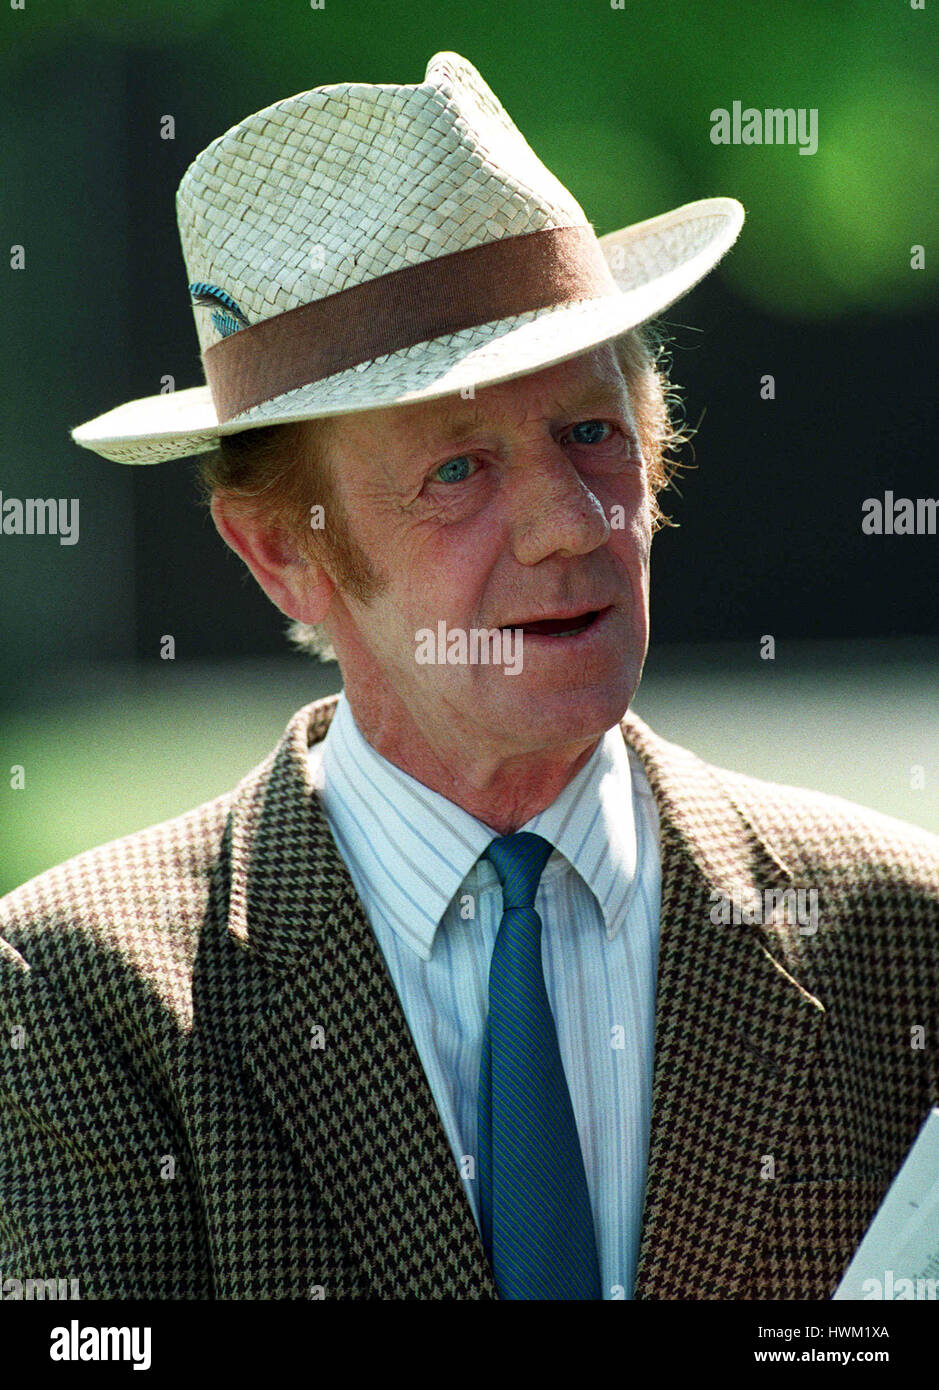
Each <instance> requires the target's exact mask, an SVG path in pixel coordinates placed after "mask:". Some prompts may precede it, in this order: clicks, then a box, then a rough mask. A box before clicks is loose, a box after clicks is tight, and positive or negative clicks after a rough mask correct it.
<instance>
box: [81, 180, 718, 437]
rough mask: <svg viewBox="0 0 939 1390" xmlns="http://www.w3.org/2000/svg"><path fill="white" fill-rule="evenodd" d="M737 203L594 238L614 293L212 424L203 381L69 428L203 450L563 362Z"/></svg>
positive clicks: (672, 272) (466, 336)
mask: <svg viewBox="0 0 939 1390" xmlns="http://www.w3.org/2000/svg"><path fill="white" fill-rule="evenodd" d="M743 219H744V210H743V208H742V206H741V205H740V203H738V202H737V201H736V199H734V198H705V199H702V200H700V201H698V202H694V203H687V204H685V205H684V206H683V207H680V208H675V209H673V210H672V211H671V212H667V213H663V214H662V215H661V216H660V217H653V218H650V219H649V220H648V221H646V222H638V223H635V224H633V225H632V226H630V227H625V228H622V229H621V230H620V231H617V232H610V233H609V235H607V236H604V237H601V238H600V246H601V247H602V249H603V252H604V254H605V256H606V259H607V263H608V265H609V266H610V270H611V273H612V275H613V278H614V280H615V281H616V285H617V291H616V293H614V294H610V295H603V296H601V297H599V298H594V299H584V300H579V301H576V302H573V303H568V304H562V305H557V306H553V307H549V308H545V309H536V310H532V311H531V312H529V313H525V314H517V315H514V316H513V317H511V318H505V319H500V320H498V321H496V322H494V323H486V324H481V325H479V326H477V327H474V328H467V329H463V330H461V331H460V332H457V333H451V334H448V335H447V336H446V337H442V338H433V339H430V340H429V341H427V342H423V343H418V344H416V345H415V346H413V347H409V348H404V349H402V350H400V351H398V352H393V353H389V354H387V355H386V356H383V357H377V358H374V359H373V360H371V361H369V362H363V363H360V364H359V365H358V366H356V367H351V368H349V369H348V370H346V371H342V372H338V373H336V374H335V375H334V376H329V377H325V378H324V379H322V380H321V381H314V382H311V383H310V384H309V385H307V386H301V387H298V388H297V389H295V390H293V391H287V392H285V393H284V394H283V395H280V396H276V397H274V398H273V399H272V400H269V401H265V402H264V403H263V404H262V405H258V406H255V407H253V408H252V409H251V410H247V411H245V412H243V413H242V414H241V415H238V416H236V417H234V418H233V419H231V420H227V421H226V422H225V423H224V424H219V421H218V417H217V415H216V411H215V407H214V405H213V403H212V397H211V393H210V391H209V388H208V386H196V387H192V388H190V389H188V390H183V391H172V392H167V393H166V394H165V395H159V396H146V397H144V398H143V399H141V400H135V401H128V402H127V403H126V404H124V405H121V406H118V407H117V408H116V409H115V410H109V411H107V412H106V414H104V415H99V416H97V417H96V418H95V419H94V420H89V421H88V422H87V423H86V424H83V425H79V426H77V428H75V429H74V430H72V438H73V439H74V441H75V443H76V444H80V445H81V446H82V447H83V448H86V449H91V450H93V451H94V452H95V453H97V454H101V455H102V456H103V457H104V458H107V459H112V460H113V461H114V462H116V463H141V464H144V463H163V462H167V461H169V460H170V459H178V458H185V457H187V456H189V455H192V454H201V453H205V452H207V451H208V450H210V449H213V448H215V447H216V445H217V444H218V440H219V438H220V436H222V435H226V434H236V433H239V432H240V431H242V430H249V429H258V428H260V427H261V426H264V425H279V424H288V423H291V422H293V421H298V420H314V419H319V418H322V417H323V416H332V415H344V414H350V413H352V412H357V411H362V410H374V409H381V408H383V407H385V408H387V407H389V406H395V405H405V404H409V403H411V402H416V401H429V400H434V399H435V398H437V397H440V396H448V395H454V394H456V393H458V392H460V391H461V390H466V389H467V388H469V387H473V388H479V387H483V386H493V385H496V384H497V383H498V382H501V381H511V380H512V379H513V378H514V377H518V376H524V375H526V374H528V373H529V372H535V371H539V370H541V369H542V368H545V367H550V366H553V365H555V364H556V363H559V362H564V361H566V360H568V359H569V358H571V357H576V356H578V355H579V354H580V353H583V352H587V351H589V350H590V349H591V348H592V347H597V346H599V345H600V344H601V343H604V342H608V341H609V340H610V339H612V338H616V337H618V336H619V335H620V334H621V333H625V332H626V331H627V330H628V329H630V328H635V327H636V326H637V325H638V324H640V323H644V322H645V321H646V320H647V319H650V318H654V317H655V316H656V315H658V314H660V313H662V312H663V310H665V309H667V308H668V306H669V305H670V304H673V303H674V302H675V301H676V300H677V299H679V298H681V296H682V295H683V294H686V293H687V292H688V290H690V289H691V288H692V287H693V286H694V285H696V284H697V283H698V281H699V280H701V279H702V278H703V277H704V276H705V275H707V273H708V271H710V270H712V269H713V267H714V266H715V265H716V264H717V262H718V261H719V260H720V259H721V257H722V256H723V255H725V253H726V252H727V251H729V249H730V248H731V246H732V245H733V244H734V242H735V241H736V239H737V236H738V235H739V233H740V228H741V227H742V225H743Z"/></svg>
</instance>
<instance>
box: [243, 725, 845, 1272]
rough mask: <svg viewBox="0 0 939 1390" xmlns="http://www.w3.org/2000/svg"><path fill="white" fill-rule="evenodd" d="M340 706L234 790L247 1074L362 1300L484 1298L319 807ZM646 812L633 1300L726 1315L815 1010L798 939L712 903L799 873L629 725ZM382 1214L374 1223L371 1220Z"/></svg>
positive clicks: (452, 1174) (420, 1083) (692, 771)
mask: <svg viewBox="0 0 939 1390" xmlns="http://www.w3.org/2000/svg"><path fill="white" fill-rule="evenodd" d="M334 708H335V697H330V698H329V699H326V700H321V701H318V702H317V703H316V704H314V705H311V706H307V707H306V708H305V709H302V710H300V711H299V712H298V713H297V714H296V715H295V716H294V718H293V719H292V720H291V723H290V725H289V726H288V728H287V731H286V733H285V735H284V738H283V739H282V741H281V743H280V745H279V746H278V748H277V749H276V750H275V752H274V753H273V754H272V755H271V757H270V758H269V759H268V760H267V761H266V762H265V763H264V764H262V766H261V767H260V768H259V769H257V770H256V771H255V772H254V773H252V774H251V775H250V776H249V777H248V778H246V779H245V781H244V782H243V783H242V784H241V786H240V787H239V789H238V792H237V793H236V803H235V807H234V810H233V815H232V841H231V845H232V848H231V892H230V900H229V930H230V932H231V934H232V936H233V937H234V938H235V940H236V941H237V942H238V943H239V945H240V946H241V947H242V949H244V950H246V951H247V952H249V953H250V954H251V956H252V957H253V961H254V964H255V968H256V969H257V970H258V971H259V972H260V973H261V974H262V975H263V985H262V986H261V987H259V988H257V989H256V990H254V991H253V993H252V995H251V1004H250V1006H249V1007H246V1010H245V1017H244V1021H243V1026H244V1039H245V1041H244V1046H243V1055H244V1060H245V1064H246V1066H247V1068H248V1071H249V1072H250V1074H251V1075H252V1076H253V1078H254V1080H255V1083H256V1085H257V1086H258V1088H259V1090H260V1092H261V1093H262V1094H263V1095H264V1097H265V1098H266V1100H267V1102H268V1104H269V1106H270V1108H271V1111H272V1113H273V1115H274V1116H275V1118H276V1120H277V1122H278V1123H279V1124H280V1126H281V1128H282V1131H283V1133H284V1135H285V1138H286V1141H287V1142H288V1143H290V1144H291V1145H292V1146H293V1148H294V1149H295V1151H296V1152H297V1154H298V1156H299V1158H300V1160H301V1162H302V1163H303V1164H304V1165H305V1167H306V1169H307V1170H308V1172H309V1173H310V1175H311V1177H312V1179H313V1181H314V1182H315V1184H316V1187H317V1190H318V1192H319V1194H320V1198H321V1200H322V1202H323V1204H324V1206H325V1207H326V1209H327V1211H328V1213H329V1216H330V1217H331V1219H332V1221H333V1223H334V1225H335V1226H336V1228H337V1229H338V1230H340V1231H342V1233H343V1236H344V1238H345V1239H346V1240H347V1241H348V1243H349V1245H350V1247H351V1249H352V1252H353V1254H354V1256H355V1258H356V1259H357V1261H358V1263H359V1265H360V1267H361V1269H362V1272H363V1275H364V1277H365V1278H366V1279H367V1281H368V1283H369V1286H370V1290H371V1294H372V1296H373V1297H379V1298H396V1299H398V1298H447V1297H451V1298H463V1299H466V1298H495V1297H497V1293H496V1288H495V1285H494V1282H493V1279H492V1273H491V1270H490V1268H489V1264H488V1262H487V1260H486V1256H485V1252H484V1250H483V1247H482V1242H481V1241H480V1238H479V1233H478V1231H477V1228H476V1223H475V1221H474V1220H473V1215H472V1212H471V1210H470V1207H469V1204H468V1203H467V1201H466V1198H465V1195H464V1192H463V1188H462V1184H461V1182H460V1180H459V1177H458V1174H457V1169H456V1165H455V1163H454V1161H453V1155H452V1153H451V1150H450V1146H449V1143H448V1141H447V1138H446V1134H445V1132H444V1129H443V1126H442V1124H441V1121H440V1118H439V1115H438V1112H437V1109H436V1106H435V1104H434V1100H433V1096H432V1095H431V1092H430V1088H429V1087H428V1085H427V1081H426V1077H425V1075H424V1071H423V1068H422V1066H421V1063H420V1059H419V1057H418V1054H417V1051H416V1048H415V1047H414V1043H413V1041H412V1039H411V1036H410V1033H409V1031H408V1028H407V1023H406V1021H405V1018H404V1015H403V1012H402V1010H401V1007H400V1004H399V1001H398V998H397V995H396V993H395V990H394V986H393V985H392V983H391V980H390V978H389V976H388V973H387V970H386V968H385V964H384V961H383V959H382V957H381V953H380V951H379V949H378V946H377V943H376V942H375V939H374V935H373V933H372V931H371V928H370V926H369V924H368V921H367V919H366V917H365V914H364V911H363V909H362V906H361V903H360V902H359V899H358V896H357V894H356V892H355V889H354V886H353V884H352V881H351V878H350V877H349V873H348V870H347V868H346V866H345V863H344V862H343V860H342V857H341V855H340V854H339V851H338V849H337V847H336V844H335V842H334V840H333V838H332V835H331V833H330V831H329V827H328V824H327V822H326V820H325V817H324V816H323V813H322V811H321V809H320V807H319V803H318V799H317V797H316V795H315V792H314V789H313V786H312V782H311V779H310V775H309V770H308V764H307V749H308V745H309V744H310V743H311V742H313V741H315V740H317V739H320V738H322V737H324V735H325V733H326V729H327V728H328V726H329V721H330V719H331V717H332V714H333V711H334ZM623 732H624V736H625V737H626V739H627V741H628V742H629V743H630V744H631V745H632V746H633V748H634V749H635V750H636V752H637V753H638V754H639V756H640V758H641V759H642V761H643V764H644V766H645V770H646V774H647V776H648V777H649V781H650V784H651V786H652V789H653V792H654V794H655V798H656V804H657V806H658V810H659V817H660V824H661V838H662V906H661V931H660V945H659V966H658V988H657V997H656V1025H655V1060H654V1072H653V1096H652V1126H651V1135H650V1146H649V1162H648V1171H647V1180H646V1198H645V1208H644V1215H643V1228H642V1238H641V1243H640V1251H639V1268H638V1274H637V1280H636V1287H635V1296H636V1297H637V1298H671V1299H680V1298H695V1299H700V1298H720V1299H727V1298H734V1297H740V1296H742V1293H743V1290H744V1288H745V1281H746V1271H747V1268H748V1266H749V1264H750V1262H751V1257H752V1256H753V1255H754V1254H755V1251H756V1249H757V1247H758V1243H759V1239H760V1233H761V1226H762V1224H763V1220H764V1214H765V1211H766V1208H767V1205H768V1202H769V1199H770V1196H771V1193H772V1188H773V1184H772V1182H769V1181H766V1180H765V1179H764V1178H762V1177H761V1172H763V1171H764V1170H765V1164H766V1160H767V1159H776V1158H777V1156H778V1155H780V1154H782V1153H784V1151H785V1149H786V1145H787V1136H788V1134H789V1132H790V1128H791V1126H792V1125H793V1124H794V1123H795V1121H796V1119H797V1116H798V1108H799V1107H798V1102H799V1097H800V1089H801V1084H802V1077H803V1076H804V1073H805V1071H806V1069H807V1068H808V1067H810V1066H811V1062H812V1051H813V1049H814V1047H815V1046H816V1045H817V1040H818V1034H819V1028H820V1025H821V1023H822V1021H823V1019H824V1010H823V1008H822V1005H821V1004H820V1003H819V1001H818V1000H817V999H815V998H814V997H813V996H812V995H811V994H809V993H808V992H807V991H806V990H805V989H803V987H802V986H801V985H800V984H799V983H798V969H799V939H798V937H797V936H794V937H789V938H786V937H785V935H783V934H779V933H776V932H774V931H772V929H771V928H767V927H765V926H759V925H751V926H748V925H737V926H734V925H732V924H728V925H716V924H714V923H713V922H712V920H711V910H712V907H713V905H714V895H715V894H716V893H720V894H724V895H726V896H728V897H732V896H733V895H734V892H735V890H736V893H737V896H738V898H739V897H740V895H741V894H743V895H744V897H745V896H746V894H747V893H748V892H753V891H754V890H756V891H760V892H761V891H762V890H763V889H765V888H785V887H787V886H789V885H790V884H791V882H792V879H791V875H790V873H789V871H788V869H787V868H786V866H785V864H783V863H782V862H781V861H780V860H779V859H778V858H777V857H776V855H775V854H774V853H773V850H772V848H771V847H770V846H769V845H768V843H767V842H766V841H765V840H764V838H763V837H762V836H761V835H760V834H759V832H758V830H757V829H756V827H755V826H753V825H752V824H751V823H750V822H749V821H748V820H747V819H746V818H745V816H744V815H743V813H742V812H741V811H739V810H738V809H737V807H736V806H735V804H734V801H733V799H732V796H731V794H730V792H729V791H728V790H727V789H726V788H725V787H724V786H723V784H722V783H721V782H720V781H719V779H718V777H717V775H716V773H715V772H714V771H712V770H711V769H710V768H708V767H707V766H706V765H705V764H703V763H701V762H700V761H699V760H698V759H697V758H694V757H693V755H691V754H690V753H687V752H685V751H684V750H683V749H679V748H676V747H675V746H674V745H671V744H668V743H666V742H664V741H663V740H661V739H659V738H657V737H656V736H655V735H654V734H652V732H651V731H650V730H649V729H647V728H646V726H645V725H644V724H643V723H642V722H641V721H640V720H639V719H637V718H636V717H635V716H634V715H631V714H630V715H627V717H626V719H625V720H624V721H623ZM376 1213H380V1219H377V1218H376Z"/></svg>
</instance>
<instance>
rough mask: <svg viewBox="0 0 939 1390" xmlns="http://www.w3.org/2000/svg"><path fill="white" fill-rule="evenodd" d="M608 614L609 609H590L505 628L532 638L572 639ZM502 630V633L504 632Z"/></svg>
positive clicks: (509, 625) (512, 624)
mask: <svg viewBox="0 0 939 1390" xmlns="http://www.w3.org/2000/svg"><path fill="white" fill-rule="evenodd" d="M607 612H609V608H591V609H588V610H587V611H586V612H581V613H568V614H565V615H564V616H563V617H559V618H538V619H536V620H533V621H532V622H521V623H510V624H507V625H506V628H519V627H520V628H521V629H522V631H523V632H526V633H530V634H531V635H532V636H533V637H534V636H537V637H572V636H575V635H576V634H577V633H580V632H586V631H587V629H588V628H589V627H592V626H593V624H594V623H595V622H596V621H597V620H598V619H599V618H601V617H602V616H603V614H604V613H607ZM506 628H503V631H506Z"/></svg>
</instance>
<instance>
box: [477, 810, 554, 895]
mask: <svg viewBox="0 0 939 1390" xmlns="http://www.w3.org/2000/svg"><path fill="white" fill-rule="evenodd" d="M551 849H552V846H551V844H550V842H549V841H548V840H545V839H544V838H543V837H542V836H541V835H533V834H532V833H531V831H530V830H519V831H517V832H516V833H515V834H514V835H503V836H502V838H501V839H499V840H493V841H492V843H491V844H490V845H489V846H488V848H487V849H486V850H485V851H484V853H483V858H484V859H488V860H489V862H490V863H491V864H492V866H493V868H494V869H495V871H496V873H497V874H498V875H499V882H500V883H501V884H502V910H503V912H508V910H509V909H510V908H513V907H534V905H535V894H536V893H537V891H538V880H539V879H540V878H541V875H542V873H543V872H544V866H545V864H547V862H548V859H549V858H550V855H551Z"/></svg>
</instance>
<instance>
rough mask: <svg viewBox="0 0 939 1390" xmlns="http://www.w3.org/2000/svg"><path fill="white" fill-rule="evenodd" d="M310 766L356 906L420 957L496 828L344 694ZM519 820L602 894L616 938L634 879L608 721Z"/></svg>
mask: <svg viewBox="0 0 939 1390" xmlns="http://www.w3.org/2000/svg"><path fill="white" fill-rule="evenodd" d="M310 764H311V769H312V772H313V777H314V782H315V785H316V787H317V790H318V791H319V793H320V796H321V798H322V801H323V807H324V810H325V812H326V816H327V818H328V820H329V822H330V826H331V828H332V830H333V833H334V834H335V836H336V839H337V842H338V844H339V848H340V850H341V851H342V854H343V858H344V859H345V861H346V863H347V865H348V866H349V871H350V874H351V875H352V879H353V882H354V883H355V886H356V889H357V891H358V893H359V896H360V897H361V898H362V901H363V904H364V906H365V909H366V912H367V913H368V914H369V915H370V916H371V914H372V913H373V912H374V911H375V910H378V911H380V912H382V913H383V915H384V916H385V918H386V919H387V920H388V921H389V923H390V924H391V926H392V927H393V928H394V930H395V931H396V932H397V933H398V935H399V936H400V937H401V939H402V940H403V941H405V942H406V943H407V945H409V946H410V947H411V948H412V949H413V950H415V951H417V952H418V954H419V955H421V956H422V957H423V958H424V959H425V960H429V959H430V957H431V952H432V949H433V943H434V936H435V934H436V931H437V927H438V926H439V924H440V920H441V918H442V917H443V915H444V913H445V911H446V909H447V907H448V906H449V904H450V902H451V900H452V898H453V896H454V894H455V893H456V891H457V889H458V888H459V887H460V884H461V883H462V882H463V880H464V879H465V878H466V876H467V874H468V873H469V871H470V870H471V869H472V867H473V865H474V864H475V863H476V861H477V860H478V859H479V856H480V855H481V854H482V853H483V851H484V850H485V849H486V848H487V846H488V845H489V844H490V842H491V841H492V840H494V839H496V838H497V837H496V835H495V833H494V832H493V830H492V829H491V828H490V827H489V826H487V825H484V824H483V822H482V821H480V820H477V819H476V817H475V816H471V815H470V814H469V812H468V811H464V810H463V808H462V807H461V806H457V805H456V804H455V803H454V802H452V801H448V800H447V798H446V797H444V796H441V795H440V793H439V792H435V791H432V790H431V789H430V788H429V787H425V786H424V785H423V783H421V782H418V781H417V779H416V778H414V777H411V776H410V775H409V774H408V773H406V772H403V771H402V770H401V769H400V768H399V767H395V765H394V764H393V763H390V762H389V761H388V760H387V759H386V758H384V757H382V755H381V754H380V753H379V752H378V751H377V750H376V749H375V748H373V747H372V745H371V744H370V743H369V742H368V740H367V739H366V738H365V737H364V736H363V734H362V732H361V730H360V729H359V727H358V725H357V724H356V722H355V719H354V717H353V715H352V710H351V708H350V707H349V702H348V700H347V699H346V697H345V695H344V694H341V695H340V696H339V699H338V701H337V704H336V710H335V713H334V715H333V718H332V721H331V723H330V726H329V729H328V731H327V733H326V737H325V738H324V739H323V740H322V742H320V743H317V744H314V745H313V746H312V748H311V749H310ZM520 828H521V829H522V830H530V831H533V832H534V833H535V834H537V835H542V836H543V837H544V838H545V839H546V840H548V841H550V843H551V844H552V845H553V846H554V848H555V853H559V854H561V855H563V856H564V858H565V859H566V860H567V861H568V863H569V864H571V865H572V866H573V868H575V869H576V870H577V872H578V873H579V874H580V876H581V877H582V878H583V879H584V881H585V882H586V884H587V885H588V887H589V888H590V889H591V890H592V892H593V893H594V894H595V896H596V898H597V901H598V903H599V904H600V908H601V910H602V912H603V917H604V921H605V923H606V931H607V938H608V939H610V938H612V937H613V936H615V935H616V933H617V932H618V931H619V930H620V928H621V926H622V924H623V922H624V920H625V918H626V914H627V911H628V907H629V900H630V897H631V895H632V890H633V888H634V885H635V881H636V821H635V814H634V809H633V783H632V776H631V770H630V759H629V754H628V750H627V748H626V743H625V740H624V738H623V735H622V731H621V730H620V728H619V727H618V726H614V727H613V728H612V729H608V730H607V732H606V733H605V734H604V736H603V737H602V738H601V739H600V741H599V743H598V744H597V746H596V748H595V749H594V750H593V752H592V753H591V755H590V757H589V758H588V760H587V762H586V763H585V764H584V766H583V767H582V768H581V769H580V771H579V772H578V773H577V774H576V776H575V777H573V778H572V779H571V781H570V782H569V783H568V784H567V786H566V787H564V788H563V790H562V791H561V793H560V794H559V795H558V796H557V797H556V798H555V800H554V801H553V802H552V803H551V805H550V806H548V807H546V808H545V810H543V811H540V812H539V813H538V815H536V816H533V817H532V818H531V820H529V821H527V822H526V824H525V825H523V826H522V827H520ZM552 858H554V856H553V855H552ZM550 863H551V861H550V860H549V866H550ZM485 871H489V872H490V873H491V875H492V877H493V879H494V876H495V870H494V869H492V866H491V865H490V864H489V862H488V860H486V861H483V863H482V865H481V866H480V876H481V878H485V877H487V875H486V874H485ZM545 872H546V873H547V872H548V866H546V870H545Z"/></svg>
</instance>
